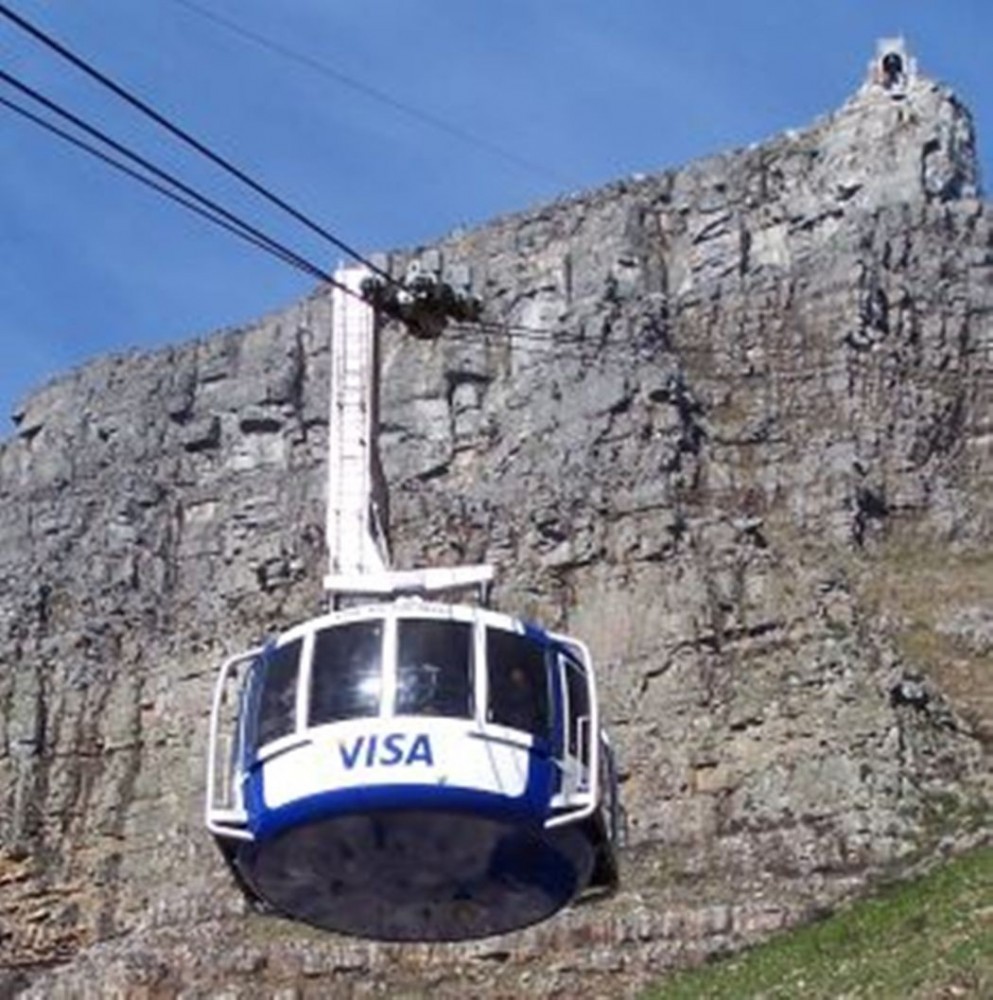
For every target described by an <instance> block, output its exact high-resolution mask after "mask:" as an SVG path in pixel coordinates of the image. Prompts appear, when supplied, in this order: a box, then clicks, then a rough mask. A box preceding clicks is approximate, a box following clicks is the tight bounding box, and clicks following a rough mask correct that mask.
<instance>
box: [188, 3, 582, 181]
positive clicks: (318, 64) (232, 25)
mask: <svg viewBox="0 0 993 1000" xmlns="http://www.w3.org/2000/svg"><path fill="white" fill-rule="evenodd" d="M172 2H173V3H175V4H178V5H179V6H181V7H185V8H186V9H187V10H189V11H192V12H193V13H195V14H197V15H199V16H200V17H202V18H204V19H205V20H207V21H210V22H212V23H213V24H215V25H217V26H218V27H220V28H223V29H224V30H226V31H230V32H231V33H232V34H235V35H238V36H240V37H241V38H244V39H246V40H247V41H250V42H253V43H254V44H255V45H258V46H260V47H261V48H263V49H266V50H268V51H269V52H273V53H275V54H276V55H279V56H282V57H283V58H284V59H287V60H289V61H290V62H295V63H297V64H298V65H300V66H305V67H306V68H307V69H309V70H311V71H313V72H314V73H318V74H320V75H321V76H323V77H326V78H327V79H330V80H334V81H335V82H336V83H339V84H341V85H342V86H343V87H348V88H349V89H350V90H353V91H355V92H356V93H358V94H362V95H363V96H364V97H368V98H370V99H371V100H373V101H378V102H379V103H380V104H383V105H385V106H386V107H388V108H392V109H393V110H394V111H398V112H400V113H401V114H404V115H407V117H409V118H412V119H414V120H415V121H419V122H421V123H422V124H424V125H430V126H431V127H432V128H434V129H437V130H438V131H440V132H444V133H445V134H447V135H450V136H451V137H452V138H454V139H458V140H459V141H460V142H464V143H467V144H468V145H470V146H476V147H477V148H479V149H483V150H486V151H487V152H489V153H492V154H494V155H496V156H499V157H500V158H501V159H503V160H506V161H507V162H509V163H513V164H514V165H515V166H517V167H519V168H522V169H524V170H528V171H530V172H531V173H534V174H540V175H541V176H543V177H544V178H545V179H546V180H552V181H555V182H556V183H557V184H563V183H564V184H569V183H570V181H569V179H568V178H567V177H563V176H562V175H561V174H559V173H558V172H557V171H555V170H551V169H549V168H548V167H546V166H543V165H542V164H540V163H536V162H535V161H534V160H531V159H529V158H528V157H526V156H521V155H520V154H519V153H515V152H514V151H513V150H510V149H506V148H504V147H503V146H500V145H498V144H497V143H495V142H491V141H490V140H489V139H486V138H484V137H482V136H479V135H476V134H475V133H473V132H470V131H469V130H468V129H466V128H463V127H462V126H461V125H455V124H453V123H452V122H448V121H445V119H444V118H439V117H438V116H437V115H433V114H431V113H430V112H428V111H424V110H422V109H421V108H416V107H414V106H413V105H412V104H408V103H407V102H405V101H401V100H399V99H398V98H396V97H393V96H392V95H391V94H388V93H386V92H385V91H383V90H380V89H379V88H378V87H373V86H372V85H371V84H368V83H365V82H364V81H362V80H358V79H356V78H355V77H353V76H349V75H348V74H346V73H342V72H341V70H338V69H335V68H334V67H333V66H330V65H328V63H326V62H323V61H322V60H319V59H315V58H314V57H313V56H309V55H306V54H305V53H303V52H298V51H296V50H295V49H291V48H290V47H289V46H287V45H283V44H282V43H280V42H277V41H275V40H274V39H272V38H269V37H267V36H266V35H263V34H261V33H260V32H257V31H253V30H252V29H250V28H246V27H244V25H241V24H238V23H237V22H236V21H232V20H231V19H230V18H227V17H224V16H222V15H221V14H217V13H215V12H214V11H211V10H208V9H207V8H205V7H202V6H201V5H200V4H198V3H194V2H193V0H172Z"/></svg>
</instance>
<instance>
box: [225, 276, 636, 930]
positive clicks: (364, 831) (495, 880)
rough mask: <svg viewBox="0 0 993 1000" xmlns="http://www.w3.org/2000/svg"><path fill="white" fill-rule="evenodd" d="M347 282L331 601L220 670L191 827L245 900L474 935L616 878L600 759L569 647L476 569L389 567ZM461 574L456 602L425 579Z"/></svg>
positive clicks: (364, 332) (340, 303)
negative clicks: (505, 603)
mask: <svg viewBox="0 0 993 1000" xmlns="http://www.w3.org/2000/svg"><path fill="white" fill-rule="evenodd" d="M366 277H367V272H365V273H363V272H362V271H361V270H359V269H346V270H343V271H339V272H338V276H337V279H338V280H337V285H336V287H335V290H334V291H335V294H334V296H333V300H332V342H331V346H332V377H331V414H330V420H329V458H328V510H327V529H326V535H327V543H328V554H329V573H328V576H327V577H326V578H325V587H326V589H327V590H328V592H329V594H330V595H331V610H330V611H329V612H328V613H327V614H324V615H321V616H319V617H317V618H314V619H311V620H309V621H306V622H304V623H303V624H300V625H297V626H296V627H293V628H291V629H289V630H288V631H286V632H284V633H282V634H280V635H279V636H278V637H276V638H275V639H273V640H271V641H270V642H267V643H266V644H265V645H263V646H260V647H257V648H255V649H251V650H248V651H247V652H244V653H240V654H238V655H237V656H233V657H231V658H230V659H228V660H227V661H226V662H225V663H224V664H223V666H222V667H221V670H220V675H219V677H218V679H217V684H216V687H215V691H214V699H213V706H212V710H211V716H210V734H209V745H208V755H207V791H206V825H207V828H208V829H209V831H210V832H211V833H212V834H213V836H214V838H215V840H216V842H217V844H218V846H219V847H220V849H221V852H222V854H223V855H224V857H225V859H226V860H227V862H228V864H229V866H230V868H231V871H232V873H233V874H234V877H235V879H236V881H237V883H238V884H239V886H240V887H241V889H242V891H243V892H244V893H245V894H246V896H247V897H248V898H249V899H250V900H251V901H252V902H253V903H255V904H257V905H259V906H260V907H262V908H264V909H267V910H271V911H275V912H278V913H281V914H283V915H285V916H287V917H290V918H292V919H295V920H300V921H304V922H306V923H309V924H313V925H315V926H317V927H322V928H326V929H328V930H332V931H338V932H341V933H346V934H352V935H357V936H360V937H366V938H373V939H377V940H393V941H454V940H461V939H467V938H475V937H483V936H486V935H490V934H498V933H502V932H505V931H510V930H514V929H517V928H520V927H525V926H527V925H529V924H532V923H535V922H536V921H539V920H542V919H544V918H546V917H548V916H550V915H551V914H552V913H554V912H556V911H557V910H558V909H560V908H561V907H562V906H564V905H566V904H567V903H569V902H570V901H572V900H574V899H577V898H584V897H587V896H590V895H595V894H597V893H599V892H606V891H609V890H611V889H612V888H613V887H614V886H615V885H616V883H617V862H616V853H615V851H616V843H617V836H618V816H619V807H618V801H617V778H616V769H615V766H614V758H613V754H612V752H611V748H610V743H609V742H608V740H607V737H606V735H605V734H604V733H603V732H602V730H601V726H600V711H599V706H598V702H597V691H596V684H595V678H594V674H593V665H592V662H591V659H590V655H589V652H588V650H587V648H586V646H584V645H583V644H582V643H581V642H580V641H578V640H577V639H574V638H571V637H569V636H565V635H559V634H556V633H553V632H547V631H545V630H543V629H541V628H539V627H537V626H534V625H531V624H527V623H524V622H522V621H520V620H518V619H516V618H513V617H511V616H509V615H506V614H500V613H498V612H496V611H494V610H491V609H489V608H488V607H486V606H485V603H486V595H487V593H488V590H489V584H490V582H491V581H492V578H493V570H492V568H491V567H490V566H486V565H483V566H460V567H427V568H424V569H419V570H406V571H398V570H393V569H390V568H389V562H388V558H387V556H386V554H385V553H386V551H387V546H386V543H385V539H384V538H383V533H382V531H381V530H380V529H379V519H378V517H377V516H376V504H375V493H376V489H375V486H376V470H377V469H378V459H377V456H376V454H375V440H376V412H375V410H376V401H377V399H378V392H377V378H378V370H377V362H376V357H377V352H376V343H375V335H376V327H375V319H374V317H373V315H372V311H371V309H370V308H369V307H368V306H367V305H366V304H365V303H364V302H363V301H362V300H361V297H360V296H359V294H358V290H359V289H360V288H361V287H362V282H363V281H364V280H365V279H366ZM442 300H444V297H442ZM466 587H475V588H478V590H479V597H480V601H479V602H478V603H477V604H448V603H440V602H436V601H435V600H434V599H433V596H432V595H437V594H439V593H442V592H445V593H451V592H452V591H454V590H463V589H465V588H466ZM343 605H348V606H343Z"/></svg>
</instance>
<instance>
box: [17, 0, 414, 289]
mask: <svg viewBox="0 0 993 1000" xmlns="http://www.w3.org/2000/svg"><path fill="white" fill-rule="evenodd" d="M0 16H2V17H5V18H6V19H7V20H8V21H11V22H12V23H13V24H15V25H16V26H17V27H18V28H20V29H21V30H22V31H24V32H26V33H27V34H29V35H31V36H32V37H33V38H34V39H36V40H37V41H38V42H40V43H41V44H42V45H45V46H46V47H47V48H49V49H51V50H52V51H53V52H55V53H56V54H57V55H58V56H59V57H60V58H62V59H65V60H66V61H68V62H70V63H72V65H73V66H75V67H76V68H77V69H78V70H80V71H81V72H83V73H85V74H86V75H87V76H89V77H90V78H91V79H93V80H96V81H97V83H99V84H100V85H101V86H103V87H106V88H107V89H108V90H110V91H112V92H113V93H114V94H115V95H116V96H117V97H119V98H120V99H121V100H123V101H125V102H126V103H128V104H130V105H131V106H132V107H133V108H135V109H137V110H138V111H140V112H141V113H142V114H143V115H145V116H146V117H148V118H151V119H152V121H154V122H155V123H156V124H157V125H159V126H160V127H162V128H164V129H165V130H166V131H167V132H169V133H170V134H171V135H173V136H175V137H176V138H177V139H179V140H180V141H181V142H183V143H185V144H186V145H187V146H189V147H191V148H192V149H194V150H196V152H198V153H200V155H201V156H205V157H206V158H207V159H208V160H210V161H211V163H213V164H214V165H215V166H218V167H220V168H221V169H222V170H224V171H225V172H226V173H228V174H230V175H231V176H232V177H235V178H237V179H238V180H239V181H241V182H242V184H245V185H246V186H248V187H249V188H251V189H252V190H253V191H254V192H255V193H256V194H258V195H260V196H261V197H262V198H264V199H265V200H266V201H268V202H269V203H270V204H273V205H275V206H276V207H277V208H280V209H282V210H283V211H284V212H286V213H287V214H288V215H290V216H291V217H292V218H294V219H296V221H297V222H299V223H301V225H303V226H305V227H306V228H307V229H309V230H311V231H312V232H314V233H316V234H317V235H318V236H321V237H322V238H323V239H325V240H327V241H328V242H329V243H331V244H332V245H333V246H335V247H337V248H338V249H339V250H341V251H342V252H343V253H345V254H347V255H348V256H349V257H351V258H352V259H353V260H356V261H357V262H358V263H360V264H363V265H364V266H365V267H367V268H369V270H370V271H373V272H374V273H375V274H377V275H379V277H381V278H382V279H383V280H384V281H387V282H388V283H389V284H391V285H395V286H397V287H403V286H402V283H401V282H399V281H397V279H396V278H394V277H393V276H392V275H391V274H390V273H389V272H388V271H386V270H384V269H383V268H381V267H379V266H378V265H376V264H375V263H373V262H372V261H371V260H369V259H368V258H366V257H364V256H363V255H362V254H361V253H359V251H358V250H356V249H354V248H353V247H352V246H350V245H349V244H348V243H346V242H345V241H344V240H341V239H339V238H338V237H337V236H335V235H334V234H333V233H331V232H330V231H329V230H328V229H326V228H325V227H324V226H321V225H320V224H319V223H317V222H314V220H313V219H311V218H310V217H309V216H307V215H305V214H304V213H303V212H301V211H299V210H298V209H296V208H294V207H293V206H292V205H291V204H289V202H287V201H286V200H284V199H283V198H281V197H280V196H279V195H277V194H276V193H275V192H273V191H271V190H270V189H269V188H267V187H266V186H265V185H263V184H261V183H260V182H259V181H257V180H255V179H254V178H253V177H251V176H249V174H247V173H246V172H245V171H244V170H241V169H240V168H239V167H236V166H235V165H234V164H233V163H231V161H230V160H228V159H226V158H225V157H223V156H221V155H220V154H219V153H216V152H215V151H214V150H212V149H211V148H210V147H209V146H207V145H206V144H205V143H203V142H201V141H200V140H199V139H197V138H196V137H195V136H193V135H191V134H190V133H189V132H187V131H186V130H185V129H183V128H181V127H180V126H179V125H177V124H175V123H174V122H173V121H171V120H170V119H169V118H167V117H166V116H165V115H163V114H161V113H160V112H158V111H156V110H155V108H153V107H152V106H151V105H150V104H148V103H147V102H145V101H143V100H142V99H141V98H140V97H137V96H136V95H135V94H132V93H131V91H129V90H127V89H126V88H125V87H123V86H122V85H121V84H119V83H116V82H115V81H114V80H112V79H111V78H110V77H109V76H107V75H106V74H105V73H102V72H101V71H100V70H98V69H97V68H96V67H95V66H93V65H92V64H91V63H89V62H88V61H87V60H85V59H83V58H82V57H81V56H78V55H76V54H75V53H74V52H72V51H71V50H70V49H69V48H67V47H66V46H65V45H63V44H62V43H61V42H59V41H57V40H56V39H54V38H53V37H52V36H51V35H48V34H46V33H45V32H44V31H42V30H41V29H40V28H38V27H36V26H35V25H33V24H32V23H31V22H30V21H28V20H27V19H26V18H24V17H22V16H21V15H20V14H18V13H17V12H16V11H14V10H12V9H11V8H10V7H9V6H7V4H5V3H2V2H0Z"/></svg>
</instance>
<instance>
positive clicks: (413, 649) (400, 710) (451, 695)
mask: <svg viewBox="0 0 993 1000" xmlns="http://www.w3.org/2000/svg"><path fill="white" fill-rule="evenodd" d="M471 678H472V625H470V624H469V623H468V622H453V621H446V620H443V619H431V618H401V619H400V620H399V621H398V622H397V692H396V714H397V715H444V716H450V717H453V718H459V719H467V718H469V717H470V716H471V715H472V680H471Z"/></svg>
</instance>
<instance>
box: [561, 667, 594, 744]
mask: <svg viewBox="0 0 993 1000" xmlns="http://www.w3.org/2000/svg"><path fill="white" fill-rule="evenodd" d="M562 664H563V666H564V667H565V681H566V697H567V698H568V701H569V736H568V748H569V753H570V754H571V755H572V756H573V757H580V758H582V760H583V762H584V763H585V762H586V758H587V756H588V749H587V747H586V746H584V745H581V742H580V736H588V735H589V732H590V728H589V726H590V689H589V685H588V683H587V680H586V673H585V671H584V670H583V668H582V667H580V666H579V664H578V663H576V662H575V661H574V660H571V659H569V657H566V656H563V657H562ZM583 727H585V729H584V728H583Z"/></svg>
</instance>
